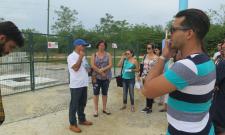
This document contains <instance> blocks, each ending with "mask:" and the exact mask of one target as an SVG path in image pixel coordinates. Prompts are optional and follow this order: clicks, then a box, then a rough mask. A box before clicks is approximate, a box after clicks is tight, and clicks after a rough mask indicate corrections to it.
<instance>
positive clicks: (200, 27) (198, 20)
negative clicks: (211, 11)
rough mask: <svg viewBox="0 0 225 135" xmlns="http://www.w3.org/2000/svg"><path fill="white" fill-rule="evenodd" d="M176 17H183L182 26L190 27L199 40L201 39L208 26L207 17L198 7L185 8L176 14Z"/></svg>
mask: <svg viewBox="0 0 225 135" xmlns="http://www.w3.org/2000/svg"><path fill="white" fill-rule="evenodd" d="M175 17H176V18H179V17H185V19H184V21H183V22H182V23H181V25H182V26H185V27H190V28H191V29H192V30H193V31H194V32H195V33H196V35H197V38H198V39H199V40H201V41H202V40H203V39H204V37H205V35H206V34H207V33H208V31H209V28H210V21H209V17H208V16H207V15H206V14H205V13H204V12H203V11H201V10H199V9H186V10H183V11H180V12H178V13H177V14H176V16H175Z"/></svg>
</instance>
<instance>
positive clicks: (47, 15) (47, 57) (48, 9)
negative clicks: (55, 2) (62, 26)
mask: <svg viewBox="0 0 225 135" xmlns="http://www.w3.org/2000/svg"><path fill="white" fill-rule="evenodd" d="M49 8H50V0H48V13H47V14H48V15H47V48H46V53H47V54H46V55H47V61H48V58H49V55H48V36H49Z"/></svg>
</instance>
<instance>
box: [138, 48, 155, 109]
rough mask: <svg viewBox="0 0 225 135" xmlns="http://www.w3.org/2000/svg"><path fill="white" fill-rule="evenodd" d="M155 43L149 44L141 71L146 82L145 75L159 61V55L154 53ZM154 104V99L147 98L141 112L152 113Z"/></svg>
mask: <svg viewBox="0 0 225 135" xmlns="http://www.w3.org/2000/svg"><path fill="white" fill-rule="evenodd" d="M153 47H154V46H153V44H148V45H147V48H146V49H147V54H146V55H145V56H144V59H143V72H142V73H141V77H142V80H143V83H144V80H145V77H146V76H147V74H148V73H149V72H151V69H152V67H153V66H154V65H155V64H156V63H157V61H158V56H157V55H155V53H154V48H153ZM152 104H153V99H150V98H146V107H145V108H144V109H142V111H141V112H146V113H151V112H152Z"/></svg>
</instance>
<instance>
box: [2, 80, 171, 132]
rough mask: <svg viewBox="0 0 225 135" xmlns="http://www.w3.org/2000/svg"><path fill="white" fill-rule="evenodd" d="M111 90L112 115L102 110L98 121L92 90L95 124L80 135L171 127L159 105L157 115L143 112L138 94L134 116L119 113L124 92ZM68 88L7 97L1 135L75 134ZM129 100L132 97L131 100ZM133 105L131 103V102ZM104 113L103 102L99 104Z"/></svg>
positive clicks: (90, 104) (88, 110)
mask: <svg viewBox="0 0 225 135" xmlns="http://www.w3.org/2000/svg"><path fill="white" fill-rule="evenodd" d="M113 86H115V82H114V81H112V83H111V85H110V89H109V100H108V106H109V109H110V111H111V112H112V115H110V116H106V115H105V114H102V113H101V111H99V112H100V113H99V117H98V118H94V117H93V116H92V114H93V101H92V99H91V95H92V94H91V89H89V100H88V103H87V107H86V114H87V119H88V120H91V121H92V122H93V123H94V125H93V126H90V127H86V126H80V127H81V129H82V133H80V135H164V134H165V131H166V127H167V122H166V116H165V113H159V112H158V111H159V109H160V108H159V107H158V105H157V104H154V106H153V113H151V114H144V113H141V112H140V110H141V109H142V108H143V107H144V104H145V99H144V97H142V96H141V95H140V94H139V93H138V92H137V91H136V92H135V108H136V111H135V112H134V113H132V112H130V109H129V106H128V108H127V110H123V111H121V110H119V108H120V107H121V105H122V104H121V103H122V89H121V88H117V87H113ZM69 94H70V93H69V90H68V86H67V85H64V86H59V87H53V88H48V89H45V90H39V91H36V92H27V93H22V94H17V95H12V96H6V97H4V106H5V109H6V115H7V118H6V122H5V123H4V124H3V125H2V126H1V127H0V135H74V134H76V133H73V132H71V131H70V130H68V126H69V123H68V104H69V98H70V95H69ZM128 99H129V98H128ZM128 103H129V102H128ZM99 105H100V106H99V108H100V110H101V109H102V103H101V100H100V103H99Z"/></svg>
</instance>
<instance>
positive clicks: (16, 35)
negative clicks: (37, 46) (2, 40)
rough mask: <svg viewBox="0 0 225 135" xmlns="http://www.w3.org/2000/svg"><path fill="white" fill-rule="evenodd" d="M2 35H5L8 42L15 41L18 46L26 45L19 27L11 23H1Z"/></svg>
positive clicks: (0, 30)
mask: <svg viewBox="0 0 225 135" xmlns="http://www.w3.org/2000/svg"><path fill="white" fill-rule="evenodd" d="M0 34H2V35H5V36H6V38H7V40H13V41H14V42H16V44H17V46H19V47H22V46H23V45H24V38H23V35H22V33H21V32H20V30H19V29H18V28H17V26H16V25H15V24H14V23H13V22H11V21H5V22H1V23H0Z"/></svg>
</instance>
